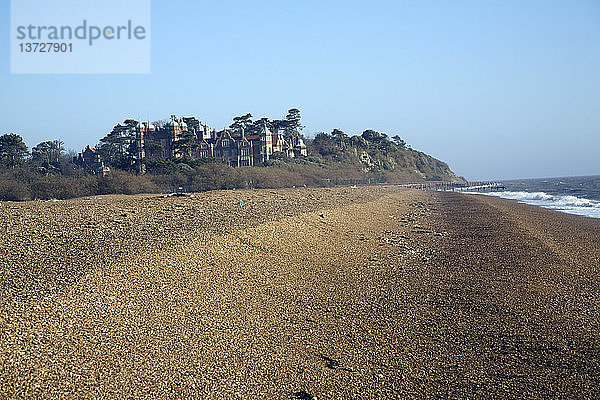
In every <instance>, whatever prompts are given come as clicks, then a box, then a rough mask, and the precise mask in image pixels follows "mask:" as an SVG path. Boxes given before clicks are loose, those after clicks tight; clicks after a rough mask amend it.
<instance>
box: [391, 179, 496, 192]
mask: <svg viewBox="0 0 600 400" xmlns="http://www.w3.org/2000/svg"><path fill="white" fill-rule="evenodd" d="M400 186H401V187H405V188H410V189H420V190H435V191H445V192H500V191H503V190H506V186H504V184H503V183H502V182H467V183H451V182H437V181H436V182H423V183H410V184H405V185H400Z"/></svg>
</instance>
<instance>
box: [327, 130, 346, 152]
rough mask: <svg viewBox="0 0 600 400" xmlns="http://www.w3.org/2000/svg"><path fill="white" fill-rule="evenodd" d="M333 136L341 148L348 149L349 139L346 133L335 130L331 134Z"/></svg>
mask: <svg viewBox="0 0 600 400" xmlns="http://www.w3.org/2000/svg"><path fill="white" fill-rule="evenodd" d="M331 136H333V137H334V138H335V139H336V140H337V141H338V144H339V146H340V147H341V148H345V147H346V143H347V142H348V139H349V137H348V135H346V133H345V132H344V131H342V130H340V129H334V130H333V131H332V132H331Z"/></svg>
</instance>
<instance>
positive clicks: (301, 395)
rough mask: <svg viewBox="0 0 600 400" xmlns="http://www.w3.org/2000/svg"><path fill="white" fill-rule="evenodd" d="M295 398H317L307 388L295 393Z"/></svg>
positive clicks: (311, 399)
mask: <svg viewBox="0 0 600 400" xmlns="http://www.w3.org/2000/svg"><path fill="white" fill-rule="evenodd" d="M293 395H294V399H299V400H314V399H315V398H314V397H313V396H312V395H311V394H310V393H308V392H307V391H305V390H300V391H299V392H295V393H293Z"/></svg>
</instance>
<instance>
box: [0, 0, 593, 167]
mask: <svg viewBox="0 0 600 400" xmlns="http://www.w3.org/2000/svg"><path fill="white" fill-rule="evenodd" d="M0 13H1V14H2V16H3V21H4V24H2V25H1V27H0V30H1V34H0V50H1V51H2V52H3V54H5V57H4V58H3V59H2V61H3V62H2V63H1V64H0V88H1V89H2V90H1V95H0V109H2V117H3V118H2V120H1V121H0V134H2V133H8V132H15V133H18V134H20V135H22V136H23V137H24V138H25V140H26V142H27V144H28V145H29V146H30V147H31V146H33V145H35V144H37V143H38V142H40V141H43V140H47V139H53V138H62V139H63V140H64V141H65V143H66V145H67V147H70V148H73V149H76V150H80V149H81V148H83V147H84V146H85V145H86V144H88V143H89V144H94V143H96V142H97V141H98V139H99V138H100V137H102V136H104V135H105V134H106V133H107V132H108V131H110V129H111V128H112V126H113V125H114V124H116V123H117V122H120V121H122V120H124V119H126V118H128V117H133V118H136V119H137V118H140V117H141V118H144V119H145V118H146V116H149V117H150V119H151V120H156V119H162V118H167V117H168V116H169V115H170V114H173V113H176V114H183V115H195V116H197V117H198V118H200V119H201V120H202V121H206V122H207V123H208V124H209V125H211V126H214V127H216V128H222V127H225V126H227V125H229V123H230V120H231V118H232V117H233V116H235V115H240V114H243V113H246V112H251V113H252V114H253V115H254V116H255V117H257V118H258V117H262V116H268V117H271V118H277V117H282V116H284V115H285V113H286V111H287V109H289V108H291V107H297V108H299V109H300V110H301V111H302V115H303V123H304V125H306V130H305V133H306V134H308V135H312V134H314V133H316V132H319V131H331V130H332V129H333V128H340V129H343V130H345V131H346V132H348V133H350V134H360V133H361V132H362V131H363V130H365V129H375V130H379V131H382V132H385V133H387V134H389V135H390V136H393V135H400V136H401V137H403V138H404V139H405V140H406V141H407V142H408V143H409V144H411V145H412V146H413V147H414V148H416V149H419V150H422V151H425V152H427V153H429V154H432V155H433V156H435V157H437V158H440V159H442V160H444V161H446V162H448V164H449V165H450V166H451V167H452V168H453V170H454V171H455V172H457V173H458V174H460V175H463V176H466V177H467V178H470V179H501V178H520V177H545V176H568V175H592V174H600V157H599V150H600V1H597V0H595V1H592V0H572V1H553V0H545V1H523V0H521V1H510V0H505V1H378V0H375V1H352V0H350V1H348V0H347V1H302V2H298V1H296V2H283V1H254V2H248V1H245V2H243V1H220V2H203V1H184V0H179V1H177V0H175V1H168V2H167V1H160V0H153V1H152V28H151V30H152V32H151V38H152V67H151V68H152V72H151V74H148V75H113V74H110V75H101V74H98V75H83V74H82V75H11V74H10V59H9V56H8V54H9V46H10V40H9V38H10V36H9V35H10V31H9V29H10V28H9V27H10V6H9V2H8V1H4V2H2V5H1V6H0Z"/></svg>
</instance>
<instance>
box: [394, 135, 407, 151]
mask: <svg viewBox="0 0 600 400" xmlns="http://www.w3.org/2000/svg"><path fill="white" fill-rule="evenodd" d="M392 140H393V141H394V143H395V144H396V146H398V148H400V149H402V150H404V149H406V142H405V141H404V140H402V138H401V137H400V136H398V135H396V136H393V137H392Z"/></svg>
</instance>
